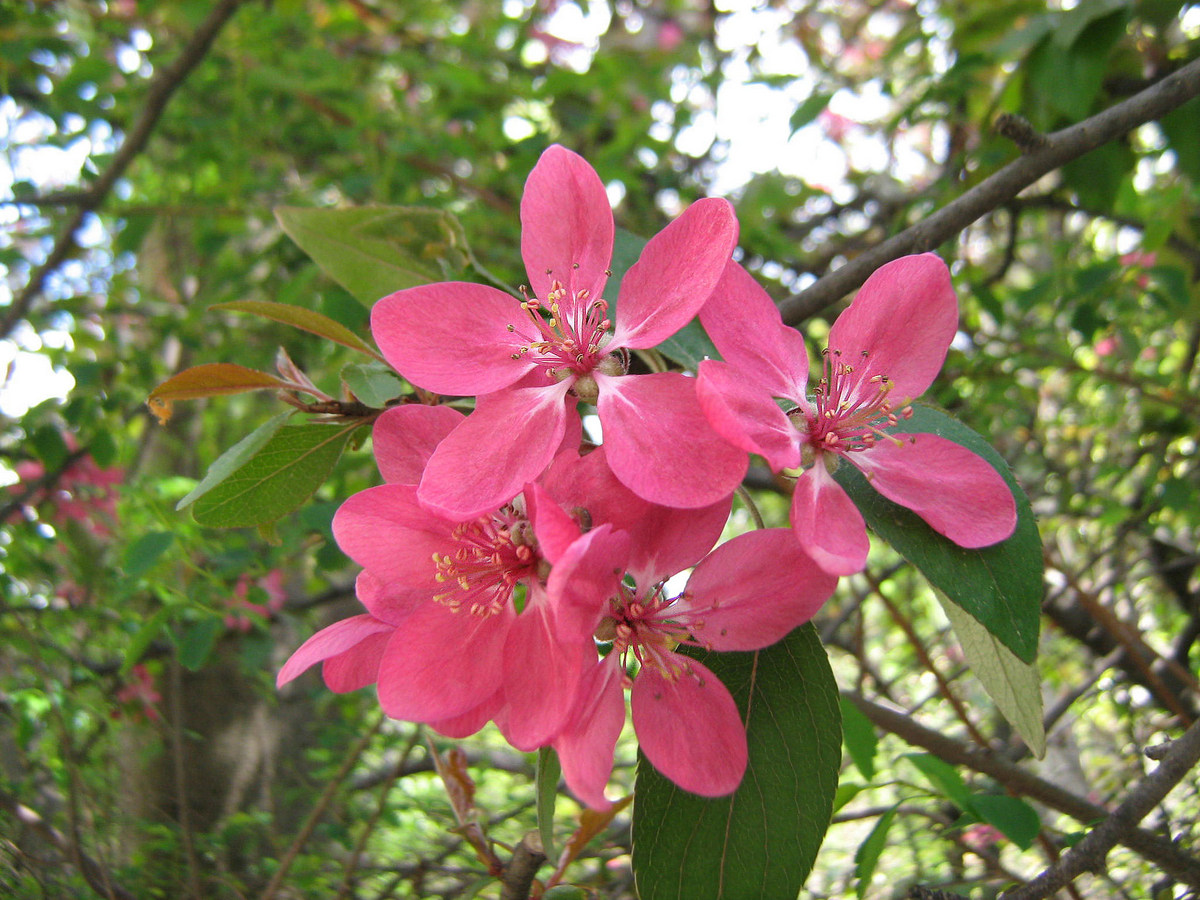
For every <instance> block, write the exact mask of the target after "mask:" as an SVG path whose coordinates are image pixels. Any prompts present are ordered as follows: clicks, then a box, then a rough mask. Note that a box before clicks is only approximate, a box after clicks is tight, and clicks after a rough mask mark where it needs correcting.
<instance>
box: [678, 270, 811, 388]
mask: <svg viewBox="0 0 1200 900" xmlns="http://www.w3.org/2000/svg"><path fill="white" fill-rule="evenodd" d="M700 324H701V325H703V326H704V330H705V331H706V332H708V336H709V337H710V338H712V342H713V343H714V344H715V345H716V347H717V350H718V351H720V354H721V358H722V359H724V360H725V362H727V363H729V365H731V366H732V367H733V368H735V369H737V370H738V372H739V373H740V374H741V375H742V377H743V378H744V379H745V380H746V381H748V382H749V383H751V384H753V385H754V386H755V387H763V388H765V389H766V390H767V391H768V392H769V393H770V394H771V396H773V397H786V398H788V399H789V400H793V401H795V402H797V403H802V402H804V397H805V390H806V388H807V385H808V352H807V351H806V350H805V348H804V338H803V337H801V336H800V332H798V331H797V330H796V329H795V328H790V327H788V326H787V325H784V324H783V319H782V318H780V315H779V307H777V306H776V305H775V301H773V300H772V299H771V297H770V295H769V294H768V293H767V292H766V291H765V290H763V288H762V286H761V285H760V284H759V283H758V282H757V281H755V280H754V277H753V276H752V275H751V274H750V273H749V272H747V271H746V270H745V269H744V268H742V267H741V266H740V265H738V264H737V263H735V262H731V263H729V265H727V266H726V267H725V271H724V273H722V275H721V280H720V282H719V283H718V284H717V287H716V290H714V291H713V293H712V296H711V297H709V299H708V302H707V303H706V304H704V307H703V308H702V309H701V310H700Z"/></svg>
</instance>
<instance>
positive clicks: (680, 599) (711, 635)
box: [553, 528, 837, 808]
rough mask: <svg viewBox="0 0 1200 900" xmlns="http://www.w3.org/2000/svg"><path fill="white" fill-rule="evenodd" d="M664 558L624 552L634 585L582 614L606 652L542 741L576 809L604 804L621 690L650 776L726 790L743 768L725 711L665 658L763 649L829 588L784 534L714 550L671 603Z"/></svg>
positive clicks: (735, 723)
mask: <svg viewBox="0 0 1200 900" xmlns="http://www.w3.org/2000/svg"><path fill="white" fill-rule="evenodd" d="M670 556H671V554H670V553H669V552H667V553H659V552H656V551H655V550H654V549H649V550H645V549H642V550H640V551H639V550H634V551H631V562H630V568H629V571H628V573H627V574H628V575H629V576H630V578H631V579H632V580H633V582H634V585H633V586H630V585H629V584H627V583H623V584H622V585H621V586H620V589H619V590H618V591H617V593H616V594H614V595H612V596H611V597H609V598H608V599H607V600H606V601H605V602H604V603H603V604H602V605H601V606H599V607H595V608H594V610H593V616H594V618H593V620H592V621H593V623H594V628H595V633H596V638H597V640H600V641H605V642H611V644H612V649H611V651H610V652H609V653H608V655H607V656H605V657H603V658H602V659H600V660H599V661H598V662H596V663H594V664H593V665H592V666H591V667H590V669H589V671H588V672H587V673H585V675H584V677H583V679H582V681H581V683H580V689H579V694H578V696H577V698H576V701H575V706H574V710H573V712H572V715H571V718H570V720H569V722H568V724H567V725H566V727H565V728H564V729H563V730H562V731H561V732H560V733H559V734H558V736H557V737H556V738H555V739H554V741H553V745H554V748H555V750H556V751H557V752H558V755H559V759H560V761H561V763H562V770H563V776H564V778H565V779H566V781H567V784H568V786H570V788H571V789H572V791H574V793H575V795H576V796H577V797H579V799H580V800H582V801H583V802H584V803H586V804H587V805H588V806H592V807H596V808H604V807H606V806H607V805H608V800H607V799H606V798H605V796H604V788H605V785H606V784H607V783H608V779H609V776H610V774H611V772H612V763H613V751H614V748H615V746H616V742H617V738H618V736H619V735H620V733H621V728H622V726H623V725H624V722H625V702H624V690H623V689H624V688H625V687H629V688H630V689H631V692H630V703H631V708H632V716H633V727H634V730H635V731H636V733H637V737H638V742H639V744H640V746H641V749H642V752H644V753H645V754H646V758H647V759H649V760H650V762H651V763H652V764H653V765H654V767H655V768H656V769H658V770H659V771H660V772H661V773H662V774H663V775H665V776H666V777H668V778H670V779H671V780H672V781H674V782H675V783H676V784H678V785H679V786H680V787H682V788H683V789H684V790H687V791H691V792H692V793H695V794H699V795H701V796H705V797H718V796H723V795H725V794H728V793H731V792H732V791H734V790H736V789H737V786H738V784H740V783H741V780H742V774H743V773H744V771H745V768H746V761H747V747H746V732H745V727H744V725H743V724H742V719H741V715H740V714H739V713H738V709H737V705H736V703H735V702H734V700H733V697H732V695H730V693H729V690H728V689H727V688H726V687H725V685H723V684H722V683H721V681H720V680H719V679H718V678H717V677H716V676H715V675H713V673H712V672H711V671H710V670H709V669H707V668H706V667H705V666H703V665H702V664H701V663H699V662H697V661H695V660H693V659H691V658H690V657H687V656H684V655H682V654H680V653H676V652H675V651H676V649H677V648H678V647H679V646H680V645H681V644H690V645H693V646H701V647H704V648H706V649H711V650H722V651H725V650H756V649H759V648H761V647H766V646H768V645H770V644H773V643H775V642H776V641H778V640H780V639H781V638H783V637H784V636H785V635H787V634H788V633H789V632H790V631H792V630H793V629H794V628H796V627H797V626H799V625H801V624H803V623H804V622H807V621H808V620H809V619H810V618H812V616H813V614H814V613H815V612H816V611H817V610H818V609H819V608H820V607H821V605H822V604H823V603H824V602H825V601H826V600H827V599H828V598H829V596H830V595H831V594H832V593H833V589H834V587H835V585H836V583H837V578H836V577H835V576H833V575H829V574H827V573H826V572H824V571H822V570H821V569H820V568H819V567H818V566H817V565H816V564H815V563H814V562H813V561H812V559H811V558H809V556H808V555H807V554H806V553H805V552H804V551H803V549H802V548H801V547H800V545H799V544H798V543H797V542H796V540H795V539H794V537H793V536H792V535H791V534H790V533H789V532H788V530H787V529H779V528H775V529H766V530H762V531H753V532H750V533H748V534H743V535H740V536H738V537H735V538H733V539H732V540H730V541H728V542H727V543H725V544H722V545H721V546H719V547H717V549H716V550H714V551H712V552H711V553H709V554H708V555H707V556H705V557H704V558H703V559H702V560H700V561H699V563H698V564H697V565H696V568H695V570H694V571H693V572H692V574H691V576H690V577H689V578H688V582H687V587H686V588H685V589H684V591H683V593H682V594H680V595H679V596H675V597H670V596H668V595H667V594H666V593H665V582H666V579H667V578H668V577H669V576H670V575H671V574H673V573H674V571H675V568H674V566H673V565H672V566H670V567H668V568H661V567H660V560H662V559H664V558H669V557H670ZM563 591H564V601H565V602H566V603H568V604H572V603H574V604H581V603H582V605H585V606H586V605H588V604H589V603H590V601H588V600H583V601H580V600H579V599H577V598H575V597H573V596H572V595H571V586H570V584H566V585H563ZM631 669H632V670H633V674H632V675H631V674H628V673H629V672H630V671H631Z"/></svg>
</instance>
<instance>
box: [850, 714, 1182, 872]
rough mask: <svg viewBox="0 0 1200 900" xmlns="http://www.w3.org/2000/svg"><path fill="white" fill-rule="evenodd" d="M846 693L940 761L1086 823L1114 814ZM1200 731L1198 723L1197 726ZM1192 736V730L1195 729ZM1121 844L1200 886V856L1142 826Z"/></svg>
mask: <svg viewBox="0 0 1200 900" xmlns="http://www.w3.org/2000/svg"><path fill="white" fill-rule="evenodd" d="M845 696H846V698H847V699H849V700H850V701H851V702H852V703H854V705H855V706H857V707H858V708H859V709H860V710H862V713H863V715H865V716H866V717H867V718H868V719H870V720H871V721H872V722H873V723H874V724H875V725H877V726H878V727H880V728H882V729H883V730H884V731H887V732H890V733H891V734H894V735H896V736H897V737H899V738H901V739H902V740H905V741H907V742H908V743H910V744H912V745H913V746H914V747H920V748H922V749H923V750H928V751H929V752H930V753H932V754H934V755H935V756H937V757H938V758H940V759H943V760H945V761H946V762H948V763H951V764H953V765H957V766H966V767H967V768H969V769H973V770H974V771H976V772H980V773H982V774H984V775H988V776H990V777H992V778H995V779H996V780H997V781H999V782H1000V783H1001V784H1003V785H1004V786H1005V787H1006V788H1008V789H1009V790H1010V791H1013V792H1014V793H1016V794H1020V795H1023V796H1026V797H1030V798H1032V799H1034V800H1037V801H1039V802H1040V803H1044V804H1045V805H1046V806H1049V807H1050V808H1051V809H1056V810H1058V811H1059V812H1061V813H1065V814H1066V815H1068V816H1070V817H1071V818H1073V819H1075V820H1076V821H1078V822H1082V823H1084V824H1089V825H1090V824H1091V823H1093V822H1098V821H1100V820H1102V819H1106V818H1108V815H1109V811H1108V810H1107V809H1105V808H1104V807H1102V806H1097V805H1096V804H1095V803H1092V802H1091V801H1089V800H1086V799H1084V798H1083V797H1079V796H1077V795H1075V794H1072V793H1071V792H1070V791H1067V790H1064V789H1063V788H1061V787H1059V786H1058V785H1057V784H1053V783H1051V782H1049V781H1044V780H1042V779H1041V778H1038V777H1037V776H1036V775H1034V774H1032V773H1030V772H1027V771H1025V770H1024V769H1022V768H1020V767H1019V766H1016V765H1014V764H1013V763H1011V762H1009V761H1008V760H1005V759H1002V758H1001V757H999V756H997V755H996V754H994V753H991V752H990V751H988V750H984V749H981V748H972V747H967V746H965V745H963V744H961V743H959V742H958V741H956V740H954V739H953V738H950V737H947V736H946V735H944V734H942V733H941V732H939V731H933V730H931V729H929V728H926V727H925V726H923V725H920V724H918V723H917V722H916V721H914V720H913V719H912V717H911V716H908V715H906V714H905V713H902V712H897V711H895V710H891V709H888V708H887V707H886V706H880V705H879V704H878V703H874V702H872V701H870V700H868V699H867V698H866V697H863V696H862V695H861V694H855V693H852V692H846V693H845ZM1193 730H1194V726H1193ZM1189 734H1190V732H1189ZM1116 842H1117V843H1119V844H1122V845H1124V846H1126V847H1128V848H1129V849H1130V850H1133V851H1135V852H1136V853H1139V854H1141V855H1142V856H1143V857H1145V858H1146V859H1148V860H1150V861H1151V862H1153V863H1155V864H1156V865H1157V866H1158V867H1159V868H1161V869H1162V870H1163V871H1164V872H1166V873H1168V874H1169V875H1171V876H1172V877H1173V878H1175V879H1176V880H1177V881H1180V882H1182V883H1184V884H1186V885H1188V886H1189V887H1193V888H1200V859H1196V858H1195V857H1192V856H1189V855H1188V854H1186V853H1184V852H1183V851H1182V850H1180V849H1179V848H1178V847H1177V846H1175V844H1173V843H1171V842H1170V841H1169V840H1167V839H1165V838H1163V837H1160V836H1159V835H1157V834H1154V833H1153V832H1150V831H1146V830H1145V829H1142V828H1137V827H1136V826H1131V827H1129V828H1126V829H1124V830H1123V831H1122V832H1121V833H1120V834H1119V835H1118V837H1117V839H1116Z"/></svg>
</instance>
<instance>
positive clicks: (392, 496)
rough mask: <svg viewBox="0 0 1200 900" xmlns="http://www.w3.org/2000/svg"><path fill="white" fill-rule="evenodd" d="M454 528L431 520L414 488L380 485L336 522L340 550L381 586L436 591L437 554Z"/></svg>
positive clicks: (350, 502) (343, 509)
mask: <svg viewBox="0 0 1200 900" xmlns="http://www.w3.org/2000/svg"><path fill="white" fill-rule="evenodd" d="M453 527H454V523H453V522H450V521H447V520H446V519H442V518H440V517H438V516H432V515H430V514H429V511H428V510H426V509H424V508H423V507H422V506H421V504H420V503H418V502H417V491H416V488H414V487H411V486H410V485H403V484H381V485H378V486H376V487H373V488H367V489H366V490H365V491H359V492H358V493H357V494H353V495H351V496H350V497H348V498H347V499H346V501H345V502H344V503H342V505H341V506H340V507H339V508H338V511H337V512H336V513H335V514H334V517H333V536H334V538H336V539H337V542H338V546H339V547H341V548H342V551H343V552H344V553H346V555H347V556H349V557H350V558H351V559H353V560H354V561H355V562H356V563H358V564H359V565H360V566H363V567H364V568H366V569H369V570H370V571H371V574H372V575H373V576H374V577H375V578H377V579H379V580H380V581H383V582H386V583H391V582H395V583H398V584H400V585H403V586H405V587H421V586H424V585H428V586H433V585H434V584H435V582H434V575H435V574H436V570H435V567H434V566H433V563H432V558H433V554H434V553H435V552H445V549H446V546H447V545H448V544H449V543H450V542H451V538H450V530H451V529H452V528H453Z"/></svg>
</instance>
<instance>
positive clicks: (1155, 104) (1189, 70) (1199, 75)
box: [779, 59, 1200, 325]
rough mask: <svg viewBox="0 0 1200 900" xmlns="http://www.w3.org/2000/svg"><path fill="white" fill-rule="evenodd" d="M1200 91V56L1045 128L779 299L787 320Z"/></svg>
mask: <svg viewBox="0 0 1200 900" xmlns="http://www.w3.org/2000/svg"><path fill="white" fill-rule="evenodd" d="M1197 95H1200V59H1198V60H1193V61H1192V62H1190V63H1188V64H1187V65H1186V66H1183V67H1182V68H1180V69H1178V70H1176V71H1175V72H1172V73H1171V74H1170V75H1168V76H1166V77H1165V78H1163V79H1162V80H1161V81H1159V82H1158V83H1157V84H1155V85H1154V86H1153V87H1149V88H1147V89H1146V90H1144V91H1142V92H1141V93H1140V94H1136V95H1135V96H1133V97H1130V98H1129V99H1128V100H1124V101H1122V102H1120V103H1117V104H1114V105H1113V106H1110V107H1109V108H1108V109H1106V110H1104V111H1103V112H1100V113H1097V114H1096V115H1094V116H1092V117H1091V118H1088V119H1084V120H1083V121H1082V122H1079V123H1077V124H1075V125H1072V126H1070V127H1069V128H1064V129H1062V130H1061V131H1056V132H1054V133H1053V134H1048V135H1046V137H1045V143H1044V144H1043V145H1042V146H1040V147H1039V148H1037V149H1034V150H1032V151H1031V152H1029V153H1025V154H1022V155H1021V156H1020V157H1018V158H1017V159H1015V160H1013V161H1012V162H1011V163H1009V164H1008V165H1006V166H1004V168H1002V169H1000V170H999V171H997V172H995V173H994V174H992V175H990V176H989V177H987V178H985V179H984V180H983V181H981V182H980V183H979V184H977V185H976V186H975V187H973V188H971V189H970V190H969V191H967V192H966V193H965V194H963V195H962V196H961V197H959V198H958V199H957V200H954V201H952V202H951V203H948V204H947V205H946V206H943V207H942V208H941V209H939V210H938V211H937V212H935V213H933V214H932V215H931V216H929V217H928V218H927V219H924V220H922V221H920V222H918V223H917V224H916V225H913V226H911V227H910V228H906V229H905V230H904V231H901V232H900V233H899V234H896V235H893V236H892V237H890V238H888V239H887V240H886V241H883V242H882V243H880V244H876V245H875V246H873V247H871V248H869V249H867V250H865V251H863V252H862V253H860V254H859V255H857V256H856V257H854V259H852V260H850V261H849V262H847V263H846V264H845V265H844V266H842V267H841V268H839V269H837V270H836V271H833V272H831V273H829V274H828V275H826V276H825V277H824V278H821V279H819V280H818V281H816V282H815V283H814V284H812V285H811V286H810V287H808V288H806V289H805V290H803V291H801V292H800V293H799V294H796V295H795V296H793V297H789V298H787V299H786V300H784V301H783V302H782V303H781V304H780V305H779V309H780V312H781V313H782V314H783V320H784V321H785V322H787V323H788V324H789V325H795V324H797V323H799V322H802V321H804V320H805V319H807V318H809V317H810V316H812V315H814V314H815V313H817V312H820V311H821V310H823V309H825V308H826V307H827V306H830V305H832V304H834V303H836V302H837V301H838V300H840V299H841V298H842V297H844V296H846V294H848V293H850V291H852V290H854V289H855V288H857V287H859V286H860V285H861V284H862V283H863V282H864V281H866V280H867V276H869V275H870V274H871V273H872V272H874V271H875V270H876V269H878V268H879V267H880V266H881V265H883V264H884V263H885V262H889V261H890V260H893V259H897V258H899V257H901V256H904V255H905V254H907V253H920V252H923V251H926V250H932V249H933V248H935V247H937V246H938V245H939V244H941V243H942V242H943V241H945V240H947V239H949V238H951V237H953V236H954V235H955V234H957V233H958V232H959V231H961V230H962V229H964V228H966V227H967V226H968V225H970V224H971V223H972V222H974V221H975V220H976V219H979V218H982V217H983V216H984V215H986V214H987V213H989V212H991V211H992V210H994V209H997V208H998V207H1000V206H1001V205H1003V204H1004V203H1007V202H1008V201H1010V200H1012V199H1013V198H1014V197H1015V196H1017V194H1018V193H1020V192H1021V191H1022V190H1023V189H1025V188H1027V187H1028V186H1029V185H1031V184H1033V183H1034V182H1035V181H1037V180H1038V179H1039V178H1041V177H1042V176H1043V175H1046V174H1048V173H1050V172H1053V171H1054V170H1055V169H1057V168H1059V167H1061V166H1063V165H1064V164H1066V163H1068V162H1070V161H1071V160H1074V159H1078V158H1079V157H1081V156H1083V155H1084V154H1085V153H1087V152H1089V151H1091V150H1095V149H1096V148H1097V147H1099V146H1101V145H1102V144H1106V143H1108V142H1109V141H1111V140H1114V139H1115V138H1118V137H1120V136H1121V135H1123V134H1126V133H1127V132H1129V131H1132V130H1133V129H1134V128H1137V127H1138V126H1139V125H1144V124H1145V123H1147V122H1151V121H1154V120H1155V119H1158V118H1161V117H1162V116H1164V115H1166V114H1167V113H1168V112H1170V111H1171V110H1173V109H1176V108H1177V107H1179V106H1181V105H1183V104H1184V103H1186V102H1187V101H1188V100H1190V99H1192V98H1193V97H1195V96H1197Z"/></svg>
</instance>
